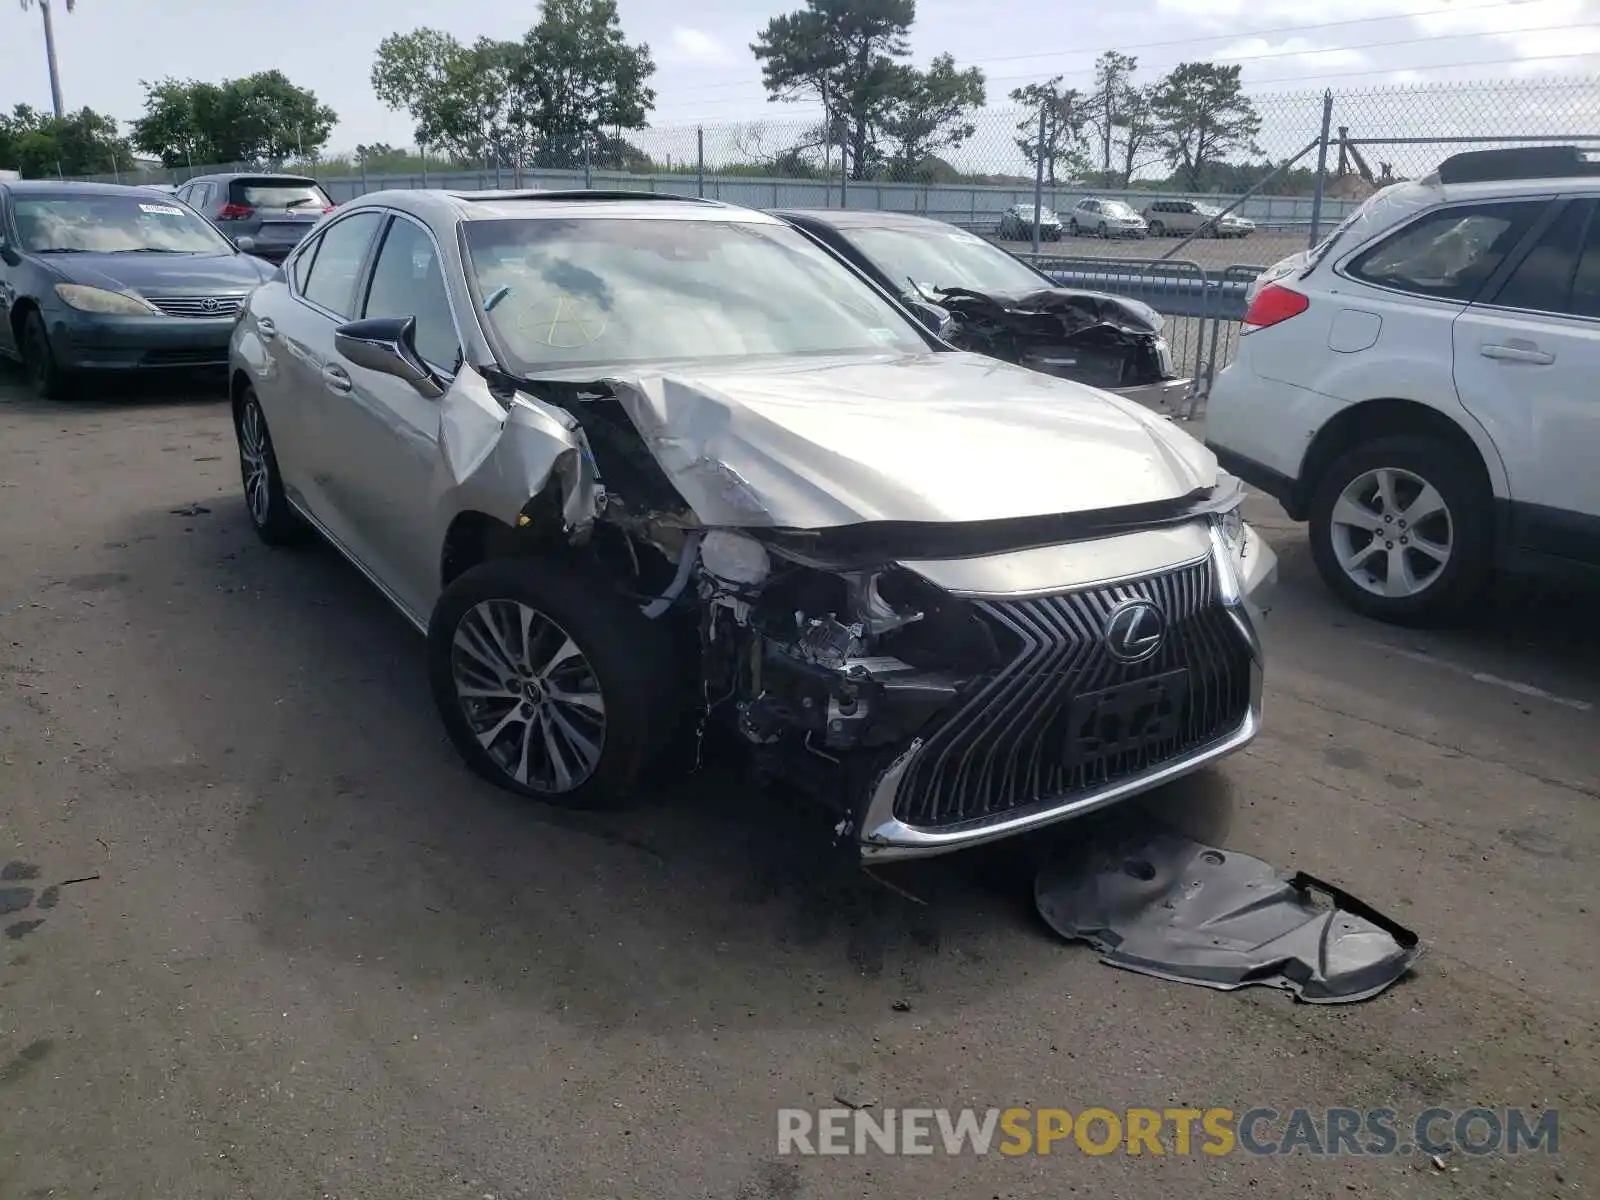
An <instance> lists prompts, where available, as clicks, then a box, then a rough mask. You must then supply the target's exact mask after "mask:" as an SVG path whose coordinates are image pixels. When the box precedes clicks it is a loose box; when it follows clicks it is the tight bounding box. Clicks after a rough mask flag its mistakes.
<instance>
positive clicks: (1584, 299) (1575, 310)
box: [1567, 217, 1600, 317]
mask: <svg viewBox="0 0 1600 1200" xmlns="http://www.w3.org/2000/svg"><path fill="white" fill-rule="evenodd" d="M1567 311H1568V312H1570V313H1571V314H1572V315H1573V316H1575V317H1600V220H1596V219H1594V217H1591V218H1590V219H1589V229H1588V232H1587V233H1586V234H1585V235H1584V239H1583V250H1582V251H1581V252H1580V253H1579V255H1578V269H1577V271H1576V273H1574V275H1573V277H1572V302H1571V304H1570V305H1569V306H1568V308H1567Z"/></svg>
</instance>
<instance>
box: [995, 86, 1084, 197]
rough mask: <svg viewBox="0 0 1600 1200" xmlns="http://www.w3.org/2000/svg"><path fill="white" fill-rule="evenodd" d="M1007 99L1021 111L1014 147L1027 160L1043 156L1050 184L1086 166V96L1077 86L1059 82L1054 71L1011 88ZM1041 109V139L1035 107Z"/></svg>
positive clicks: (1076, 172) (1058, 181) (1034, 160)
mask: <svg viewBox="0 0 1600 1200" xmlns="http://www.w3.org/2000/svg"><path fill="white" fill-rule="evenodd" d="M1011 99H1012V100H1013V101H1014V102H1015V103H1016V104H1017V105H1019V106H1020V107H1021V108H1022V109H1023V110H1024V112H1025V115H1024V116H1023V117H1022V119H1021V120H1019V121H1018V122H1017V132H1018V133H1019V134H1020V135H1021V136H1020V137H1018V138H1017V139H1016V142H1017V149H1019V150H1021V151H1022V153H1023V156H1024V157H1025V158H1027V160H1028V162H1029V164H1030V165H1031V164H1033V163H1036V162H1038V161H1039V158H1040V156H1041V155H1042V156H1043V157H1044V177H1045V181H1046V182H1047V183H1049V184H1051V185H1052V186H1054V185H1056V184H1058V183H1063V182H1065V181H1066V180H1064V179H1063V178H1062V176H1065V177H1066V178H1067V179H1071V178H1072V177H1073V176H1075V175H1078V174H1081V173H1082V172H1084V171H1086V170H1088V167H1089V158H1088V155H1087V154H1086V153H1085V151H1084V138H1083V134H1084V130H1085V129H1086V128H1087V127H1088V123H1089V98H1088V97H1086V96H1085V95H1084V94H1083V93H1082V92H1080V91H1079V90H1078V89H1077V88H1064V87H1062V86H1061V76H1059V75H1057V76H1055V77H1054V78H1052V79H1048V80H1046V81H1045V82H1044V83H1030V84H1028V85H1027V86H1026V87H1019V88H1015V89H1013V90H1012V92H1011ZM1041 108H1042V109H1043V110H1044V139H1043V141H1042V142H1041V140H1040V137H1039V110H1040V109H1041Z"/></svg>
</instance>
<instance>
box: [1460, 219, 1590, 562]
mask: <svg viewBox="0 0 1600 1200" xmlns="http://www.w3.org/2000/svg"><path fill="white" fill-rule="evenodd" d="M1502 276H1503V278H1502V280H1501V281H1500V282H1499V283H1498V284H1497V285H1496V286H1494V287H1493V288H1492V289H1491V291H1490V293H1489V294H1488V295H1486V296H1485V297H1484V298H1482V299H1480V300H1479V301H1478V302H1476V303H1474V304H1471V305H1469V306H1468V307H1467V308H1466V310H1465V311H1464V312H1462V314H1461V315H1460V316H1459V317H1457V318H1456V321H1455V327H1454V342H1455V381H1456V390H1457V392H1458V393H1459V395H1460V397H1461V403H1462V405H1463V406H1464V407H1465V408H1466V409H1467V411H1468V412H1470V413H1472V415H1473V416H1474V417H1476V418H1477V419H1478V421H1479V422H1481V423H1482V425H1483V426H1484V428H1485V429H1487V430H1488V432H1489V435H1490V437H1491V438H1493V440H1494V442H1495V445H1496V446H1497V447H1498V448H1499V450H1500V456H1501V458H1502V460H1503V461H1504V463H1505V469H1506V479H1507V484H1508V486H1509V489H1510V493H1511V501H1512V513H1513V533H1514V536H1515V537H1516V540H1517V542H1518V543H1519V544H1520V545H1522V546H1523V547H1525V548H1527V549H1531V550H1537V551H1540V552H1542V553H1545V554H1552V555H1556V556H1559V557H1562V558H1569V559H1578V560H1580V561H1585V562H1600V470H1597V469H1596V463H1597V462H1600V202H1597V201H1596V200H1594V199H1592V198H1587V197H1572V198H1568V199H1565V200H1564V201H1563V202H1562V207H1561V210H1560V212H1559V213H1557V214H1556V215H1555V217H1554V220H1553V221H1551V223H1550V224H1549V225H1548V226H1547V227H1546V229H1545V230H1544V232H1543V234H1541V235H1540V237H1539V239H1538V241H1537V242H1536V243H1535V244H1534V245H1533V246H1531V247H1530V248H1529V249H1528V250H1527V252H1526V253H1525V254H1524V255H1523V257H1522V258H1521V259H1520V261H1518V262H1516V263H1515V264H1514V265H1512V266H1511V269H1510V270H1508V271H1505V272H1502Z"/></svg>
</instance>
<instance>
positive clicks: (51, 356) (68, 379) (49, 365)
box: [22, 308, 73, 400]
mask: <svg viewBox="0 0 1600 1200" xmlns="http://www.w3.org/2000/svg"><path fill="white" fill-rule="evenodd" d="M22 366H23V370H25V371H26V372H27V375H28V383H29V385H30V386H31V387H32V388H33V392H34V395H36V396H38V397H39V398H40V399H41V400H66V399H68V398H70V397H71V395H72V391H73V387H72V384H73V380H72V376H71V375H70V374H68V373H67V372H66V371H63V370H62V369H61V367H60V365H59V364H58V363H57V362H56V356H55V351H54V350H53V349H51V347H50V332H49V330H47V329H46V328H45V326H44V318H43V317H42V316H40V315H39V310H38V309H36V308H32V309H29V310H28V315H27V316H25V317H24V318H23V319H22Z"/></svg>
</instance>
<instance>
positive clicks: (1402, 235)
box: [1207, 147, 1600, 622]
mask: <svg viewBox="0 0 1600 1200" xmlns="http://www.w3.org/2000/svg"><path fill="white" fill-rule="evenodd" d="M1263 279H1264V281H1263V282H1262V283H1261V285H1260V286H1259V287H1258V289H1257V290H1256V292H1255V294H1254V296H1253V298H1252V299H1251V301H1250V304H1249V309H1248V311H1247V313H1246V315H1245V318H1244V326H1243V330H1242V336H1241V337H1240V339H1239V349H1238V353H1237V355H1236V357H1235V359H1234V361H1233V363H1232V364H1231V365H1230V366H1228V367H1227V369H1226V370H1224V371H1223V372H1222V373H1221V374H1220V375H1219V376H1218V377H1217V379H1216V382H1215V386H1214V388H1213V390H1212V392H1211V396H1210V400H1209V404H1208V416H1207V437H1208V440H1209V442H1210V444H1211V445H1212V447H1213V448H1214V449H1215V450H1216V451H1217V454H1218V457H1219V458H1221V460H1222V461H1223V463H1224V464H1225V465H1226V466H1227V467H1228V468H1229V469H1230V470H1232V471H1234V472H1236V473H1237V474H1239V475H1242V476H1243V477H1244V478H1245V479H1247V480H1249V481H1250V482H1252V483H1254V484H1256V485H1257V486H1258V487H1260V488H1262V489H1263V490H1265V491H1268V492H1270V493H1272V494H1273V495H1274V496H1276V497H1277V498H1278V499H1279V500H1280V501H1281V502H1282V503H1283V506H1284V508H1285V509H1286V510H1287V512H1288V514H1289V515H1290V516H1291V517H1293V518H1294V519H1295V520H1301V521H1306V520H1308V521H1309V522H1310V541H1311V550H1312V555H1313V557H1314V559H1315V561H1316V564H1317V567H1318V570H1319V571H1320V572H1321V574H1322V577H1323V579H1324V581H1325V582H1326V583H1327V585H1328V586H1329V588H1330V589H1332V591H1333V592H1334V593H1335V594H1337V595H1338V596H1339V597H1341V598H1342V599H1343V600H1344V601H1345V602H1346V603H1347V604H1349V605H1350V606H1351V607H1352V608H1354V609H1356V610H1357V611H1359V612H1362V613H1365V614H1367V615H1369V616H1373V617H1377V618H1380V619H1383V620H1390V621H1398V622H1424V621H1429V620H1434V619H1438V618H1441V617H1445V616H1448V615H1451V614H1453V613H1455V612H1457V611H1459V610H1460V609H1462V608H1463V607H1465V606H1466V605H1467V604H1469V603H1470V602H1471V600H1472V599H1473V598H1474V597H1475V596H1476V595H1477V594H1478V593H1479V592H1480V590H1481V589H1482V588H1483V586H1484V584H1485V583H1486V582H1487V581H1488V579H1489V578H1490V575H1491V572H1493V571H1494V570H1496V569H1502V570H1512V571H1525V570H1538V571H1544V572H1548V571H1558V572H1560V571H1572V570H1578V569H1592V568H1594V567H1597V566H1600V471H1597V470H1596V467H1595V464H1596V463H1597V462H1600V401H1597V400H1596V393H1595V379H1596V378H1597V377H1600V168H1597V166H1596V164H1593V163H1590V162H1588V161H1586V160H1585V159H1583V158H1582V157H1581V156H1580V155H1579V153H1578V152H1577V151H1576V150H1575V149H1574V148H1572V147H1538V148H1528V149H1522V150H1492V151H1478V152H1473V153H1468V154H1460V155H1456V156H1454V157H1452V158H1448V159H1446V160H1445V161H1444V162H1443V163H1441V164H1440V165H1439V168H1438V170H1437V171H1435V172H1434V173H1433V174H1431V175H1429V176H1428V177H1426V178H1424V179H1422V180H1419V181H1416V182H1410V183H1397V184H1393V185H1391V186H1389V187H1387V188H1384V189H1383V190H1382V191H1380V192H1377V193H1376V194H1374V195H1373V196H1372V197H1371V198H1370V199H1368V200H1367V201H1366V202H1365V203H1364V204H1363V205H1362V206H1361V207H1360V208H1359V209H1357V211H1356V212H1355V213H1353V214H1352V215H1351V216H1350V217H1349V218H1347V219H1346V220H1345V221H1344V222H1343V223H1342V224H1341V225H1340V226H1339V228H1338V229H1337V230H1336V231H1335V233H1334V234H1333V236H1331V237H1329V238H1328V239H1326V240H1325V241H1323V242H1322V243H1321V245H1319V246H1318V247H1317V248H1316V249H1315V250H1313V251H1311V252H1310V253H1309V254H1304V253H1303V254H1299V255H1294V256H1292V257H1291V258H1289V259H1286V260H1284V262H1283V263H1280V264H1278V265H1277V266H1275V267H1273V268H1272V269H1271V270H1269V271H1268V272H1267V273H1266V275H1265V276H1264V277H1263Z"/></svg>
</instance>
